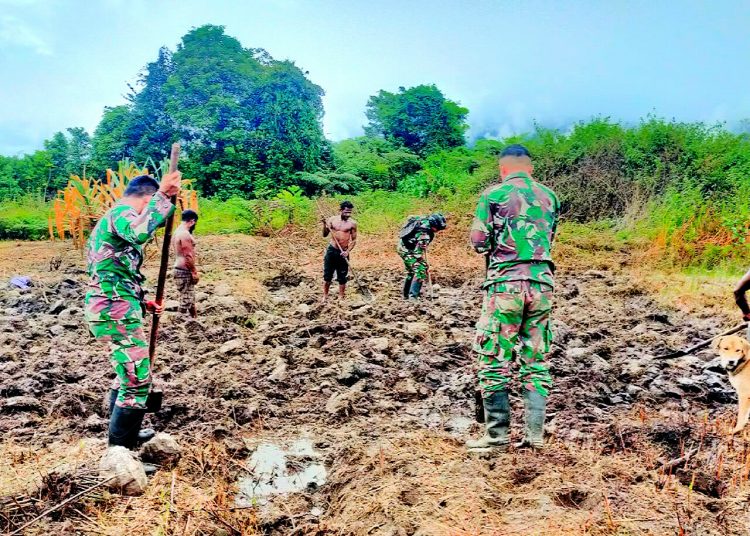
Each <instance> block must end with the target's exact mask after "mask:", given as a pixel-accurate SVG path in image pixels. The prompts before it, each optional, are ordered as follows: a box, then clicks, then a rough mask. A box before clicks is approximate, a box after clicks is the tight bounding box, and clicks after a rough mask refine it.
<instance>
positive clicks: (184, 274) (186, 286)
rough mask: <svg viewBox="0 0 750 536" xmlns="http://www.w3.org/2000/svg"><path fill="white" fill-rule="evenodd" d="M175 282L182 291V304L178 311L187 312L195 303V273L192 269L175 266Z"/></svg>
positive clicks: (173, 275) (173, 274)
mask: <svg viewBox="0 0 750 536" xmlns="http://www.w3.org/2000/svg"><path fill="white" fill-rule="evenodd" d="M172 278H173V279H174V284H175V286H176V287H177V290H178V291H179V293H180V305H179V307H178V309H177V310H178V311H179V312H180V313H187V312H189V311H190V308H191V307H193V306H194V305H195V283H193V274H192V273H191V272H190V270H185V269H183V268H175V269H174V272H173V273H172Z"/></svg>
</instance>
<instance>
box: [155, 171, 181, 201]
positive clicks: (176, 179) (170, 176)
mask: <svg viewBox="0 0 750 536" xmlns="http://www.w3.org/2000/svg"><path fill="white" fill-rule="evenodd" d="M181 183H182V173H180V172H179V171H171V172H169V173H167V174H166V175H164V177H162V179H161V182H160V183H159V191H160V192H162V193H163V194H164V195H166V196H167V197H172V196H175V195H177V194H178V193H179V191H180V185H181Z"/></svg>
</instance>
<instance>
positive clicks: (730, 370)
mask: <svg viewBox="0 0 750 536" xmlns="http://www.w3.org/2000/svg"><path fill="white" fill-rule="evenodd" d="M713 346H714V348H715V349H716V350H717V351H718V353H719V358H720V360H721V366H722V367H723V368H724V370H726V371H727V374H728V375H729V383H731V384H732V387H734V389H735V390H736V391H737V400H738V401H739V408H738V410H737V426H735V427H734V430H732V433H733V434H736V433H738V432H741V431H742V429H743V428H745V425H746V424H747V421H748V419H750V367H748V366H747V365H748V363H750V342H748V341H747V340H746V339H744V338H743V337H738V336H737V335H728V336H726V337H719V338H718V339H716V340H715V341H714V344H713Z"/></svg>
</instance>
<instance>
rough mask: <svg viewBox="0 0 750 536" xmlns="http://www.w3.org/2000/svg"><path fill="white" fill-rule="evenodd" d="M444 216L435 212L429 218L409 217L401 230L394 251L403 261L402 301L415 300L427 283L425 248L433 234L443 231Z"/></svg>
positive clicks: (427, 267) (428, 268) (433, 236)
mask: <svg viewBox="0 0 750 536" xmlns="http://www.w3.org/2000/svg"><path fill="white" fill-rule="evenodd" d="M445 226H446V221H445V216H443V215H442V214H440V213H439V212H436V213H435V214H431V215H429V216H411V217H410V218H409V220H408V222H407V223H406V225H404V227H403V228H402V230H401V233H400V236H399V241H398V245H397V247H396V251H398V254H399V256H400V257H401V259H402V260H403V261H404V269H405V270H406V279H405V280H404V289H403V294H404V299H405V300H407V299H414V300H415V299H417V298H419V296H420V294H421V293H422V285H423V284H424V282H425V281H427V274H428V272H429V270H430V267H429V266H428V264H427V246H429V245H430V242H432V240H433V238H435V233H437V232H439V231H442V230H443V229H445Z"/></svg>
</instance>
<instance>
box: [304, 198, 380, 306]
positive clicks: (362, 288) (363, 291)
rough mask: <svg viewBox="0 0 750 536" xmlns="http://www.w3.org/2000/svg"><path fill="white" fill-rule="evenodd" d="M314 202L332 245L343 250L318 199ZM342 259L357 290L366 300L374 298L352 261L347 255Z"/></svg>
mask: <svg viewBox="0 0 750 536" xmlns="http://www.w3.org/2000/svg"><path fill="white" fill-rule="evenodd" d="M315 203H316V204H317V205H318V212H319V213H320V214H321V215H322V216H323V217H324V218H326V221H325V226H326V229H328V231H329V232H330V233H331V239H332V240H333V243H334V245H335V246H336V247H337V248H338V250H339V251H344V250H343V249H341V244H339V241H338V240H336V235H334V234H333V229H331V228H330V226H329V225H328V218H327V217H326V213H325V211H324V210H323V209H322V208H321V207H320V202H319V201H318V200H316V201H315ZM342 258H343V259H344V262H346V265H347V266H348V267H349V271H350V272H351V273H352V278H353V279H354V284H355V285H357V290H359V293H360V294H362V296H364V297H365V298H366V299H368V300H374V299H375V297H374V296H373V295H372V292H370V289H369V288H367V287H366V286H364V285H363V284H362V283H361V282H360V280H359V277H357V273H356V272H355V271H354V268H352V263H351V262H349V258H348V257H342Z"/></svg>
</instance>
